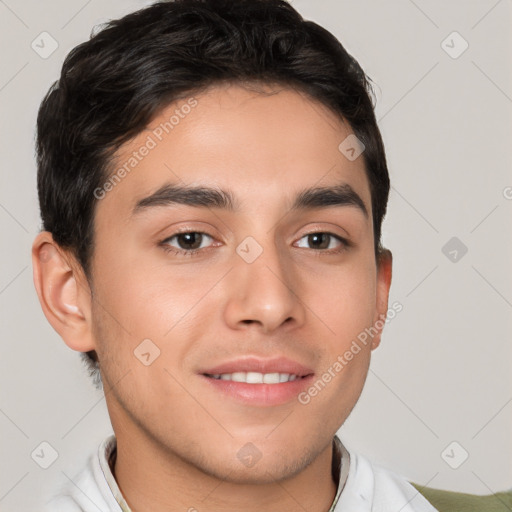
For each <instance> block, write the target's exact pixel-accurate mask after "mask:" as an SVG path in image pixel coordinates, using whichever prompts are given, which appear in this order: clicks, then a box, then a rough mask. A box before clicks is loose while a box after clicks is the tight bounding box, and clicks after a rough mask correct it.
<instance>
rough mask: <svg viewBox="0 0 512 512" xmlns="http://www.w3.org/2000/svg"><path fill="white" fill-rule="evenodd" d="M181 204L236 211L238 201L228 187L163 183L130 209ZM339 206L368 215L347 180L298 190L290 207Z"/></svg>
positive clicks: (137, 211)
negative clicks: (336, 183) (329, 185)
mask: <svg viewBox="0 0 512 512" xmlns="http://www.w3.org/2000/svg"><path fill="white" fill-rule="evenodd" d="M174 204H183V205H186V206H195V207H203V208H220V209H223V210H227V211H231V212H236V211H237V210H239V209H240V207H239V203H238V201H237V200H236V198H235V196H234V195H233V193H232V192H231V191H229V190H223V189H220V188H211V187H205V186H195V185H175V184H166V185H163V186H162V187H160V188H159V189H158V190H157V191H155V192H154V193H152V194H151V195H149V196H147V197H144V198H143V199H140V200H139V201H138V202H137V203H136V205H135V207H134V208H133V212H132V214H133V215H136V214H138V213H140V212H142V211H146V210H148V209H149V208H154V207H159V206H160V207H161V206H172V205H174ZM339 206H353V207H356V208H357V209H358V210H360V211H361V212H362V213H363V214H364V216H365V217H366V218H368V210H367V209H366V206H365V204H364V201H363V200H362V199H361V197H360V196H359V194H357V192H356V191H355V190H354V189H353V188H352V187H351V186H350V185H348V184H347V183H343V184H339V185H334V186H331V187H312V188H307V189H304V190H302V191H300V192H299V193H298V194H297V195H296V196H295V199H294V201H293V204H292V207H291V210H294V211H297V210H313V209H317V208H329V207H339Z"/></svg>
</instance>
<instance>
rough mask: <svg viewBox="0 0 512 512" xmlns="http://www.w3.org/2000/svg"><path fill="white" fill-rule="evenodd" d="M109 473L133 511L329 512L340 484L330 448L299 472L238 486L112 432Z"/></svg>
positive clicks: (139, 440)
mask: <svg viewBox="0 0 512 512" xmlns="http://www.w3.org/2000/svg"><path fill="white" fill-rule="evenodd" d="M116 438H117V454H116V458H115V462H114V467H113V473H114V476H115V478H116V481H117V484H118V486H119V489H120V491H121V493H122V494H123V496H124V498H125V500H126V502H127V504H128V505H129V507H130V509H131V511H132V512H142V511H145V510H151V511H152V512H164V511H165V512H173V511H183V510H186V511H189V512H203V511H204V510H208V511H209V512H228V511H229V512H231V511H239V510H244V511H247V512H260V511H261V510H266V511H268V512H278V511H279V512H296V511H297V510H300V509H304V510H308V511H311V512H327V511H328V510H329V508H330V506H331V504H332V502H333V500H334V497H335V494H336V490H337V485H338V482H336V483H335V481H334V479H333V471H332V466H333V447H332V443H331V444H329V446H327V447H326V448H325V449H324V450H323V451H322V452H321V453H320V454H319V455H318V457H316V458H315V459H314V461H313V462H312V463H311V464H309V465H308V466H307V467H306V468H305V469H304V470H302V471H301V472H300V473H298V474H296V475H294V476H292V477H290V478H286V479H282V480H276V481H273V482H271V483H262V484H240V483H238V482H232V481H230V480H229V474H228V475H227V478H226V479H225V480H222V479H219V478H216V477H215V476H212V475H209V474H206V473H205V472H203V471H202V470H201V469H200V468H198V467H196V466H193V465H191V464H189V463H188V462H187V461H185V460H183V459H181V458H180V457H178V456H176V455H175V454H172V453H169V452H165V450H162V447H161V446H159V445H158V444H157V443H155V442H154V441H152V440H150V439H148V438H146V437H144V436H140V434H139V435H138V436H137V439H136V441H135V442H133V441H134V440H132V439H130V436H129V435H128V433H127V432H122V433H119V434H116Z"/></svg>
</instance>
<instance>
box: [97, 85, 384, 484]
mask: <svg viewBox="0 0 512 512" xmlns="http://www.w3.org/2000/svg"><path fill="white" fill-rule="evenodd" d="M185 105H188V107H186V106H185ZM172 116H174V117H172ZM165 123H167V124H165ZM351 133H352V131H351V129H350V127H349V126H348V125H347V124H345V123H343V121H342V120H341V119H339V118H338V117H337V116H336V115H335V114H334V113H332V112H331V111H330V110H328V109H327V108H325V107H324V106H322V105H320V104H319V103H317V102H314V101H313V100H311V99H309V98H308V97H306V96H304V95H302V94H299V93H298V92H295V91H292V90H289V89H275V90H274V94H271V95H268V94H267V95H265V94H261V93H258V92H255V91H251V90H248V89H245V88H242V87H239V86H222V87H220V86H219V87H215V88H211V89H209V90H208V91H207V92H204V93H202V94H200V95H198V96H194V97H193V98H185V99H183V100H181V101H178V102H177V103H175V104H173V105H171V106H169V107H168V108H166V109H165V110H164V111H162V112H160V113H159V115H158V116H157V117H156V118H155V119H153V120H152V122H151V123H150V126H149V127H148V128H147V129H146V130H145V131H144V132H142V133H140V134H139V135H138V136H137V137H136V138H135V139H134V140H132V141H130V142H129V143H127V144H126V145H125V146H123V147H122V148H121V150H120V151H119V152H118V153H117V154H116V161H115V165H114V166H113V170H114V171H117V170H119V169H121V168H123V166H124V169H125V171H126V172H125V173H123V172H122V171H121V172H118V173H117V177H118V178H119V179H113V180H111V181H110V182H109V183H110V185H108V184H106V186H104V187H103V188H102V192H98V195H99V196H101V199H99V200H98V202H97V206H96V215H95V232H94V237H95V241H96V243H95V249H94V256H93V260H92V282H93V300H92V303H91V308H92V309H91V330H92V333H93V336H92V339H93V340H94V348H95V350H96V351H97V353H98V357H99V360H100V365H101V372H102V378H103V381H104V383H105V386H106V387H108V388H110V387H112V389H111V391H110V392H109V393H108V394H107V404H108V408H109V412H110V414H111V419H112V423H113V426H114V429H115V430H116V431H119V432H126V435H127V436H132V438H133V439H136V438H137V436H139V437H140V436H142V437H144V438H145V439H150V440H151V442H152V443H154V444H155V445H156V446H158V447H159V450H160V451H161V452H162V453H166V454H169V455H177V456H178V457H179V458H180V459H181V460H184V461H186V462H188V463H190V464H192V465H193V466H195V467H197V468H200V469H201V470H202V471H204V472H206V473H208V474H211V475H215V476H217V477H219V478H227V479H229V480H232V481H239V482H242V481H245V482H249V481H250V482H264V481H267V480H268V479H269V476H268V475H269V474H271V475H272V479H275V478H279V477H281V478H282V477H286V476H291V475H292V474H295V473H297V472H298V471H300V470H301V469H302V468H304V467H306V466H307V465H308V464H309V463H310V462H311V461H312V460H314V458H315V456H317V455H318V454H319V453H320V452H321V451H322V450H325V449H326V447H327V446H329V445H330V443H331V441H332V437H333V435H334V434H335V433H336V431H337V430H338V428H339V427H340V426H341V425H342V423H343V422H344V421H345V419H346V418H347V416H348V415H349V413H350V411H351V410H352V408H353V406H354V405H355V403H356V401H357V399H358V397H359V395H360V393H361V390H362V387H363V384H364V381H365V378H366V375H367V370H368V364H369V360H370V353H371V350H372V348H374V347H375V346H376V345H377V343H378V336H377V337H375V339H373V340H372V341H373V346H372V343H371V342H369V343H367V344H366V345H361V344H360V345H361V346H360V350H359V352H358V353H357V354H355V355H354V354H353V358H351V360H350V361H347V360H346V358H345V359H343V355H344V353H345V352H346V351H347V350H349V349H350V347H351V346H353V345H352V343H353V341H354V340H356V339H357V336H358V335H359V334H360V333H361V332H363V331H364V330H365V329H366V328H369V327H371V326H372V325H374V324H375V322H376V320H378V319H379V318H380V317H379V315H382V314H385V313H386V309H387V294H388V288H389V279H388V277H389V276H388V273H387V272H385V271H383V270H382V268H380V267H379V265H378V263H377V262H376V258H375V254H374V239H373V225H372V216H371V197H370V190H369V183H368V179H367V176H366V174H365V169H364V161H363V158H362V157H359V158H356V159H355V160H353V159H352V160H351V159H348V158H346V157H345V155H344V154H343V153H342V152H341V151H340V150H339V149H338V146H339V145H340V143H341V142H342V141H343V140H344V139H345V138H346V137H347V136H348V135H350V134H351ZM143 147H146V148H147V149H146V150H144V149H141V148H143ZM134 152H135V153H134ZM133 159H135V160H133ZM190 187H201V188H203V189H206V188H208V189H213V191H210V192H209V193H203V194H199V193H198V192H197V190H196V192H195V193H194V192H192V191H188V192H185V191H186V189H187V188H190ZM310 188H330V189H332V191H331V193H328V192H326V191H325V190H324V191H323V193H321V194H317V195H316V196H315V194H314V193H309V194H306V195H304V194H302V196H301V193H303V192H304V191H305V190H306V189H310ZM220 191H223V192H220ZM203 192H204V191H203ZM335 192H336V194H335ZM301 197H302V201H300V199H301ZM327 199H330V200H329V201H328V202H327V203H326V200H327ZM340 356H341V358H342V359H343V360H344V361H345V363H344V364H342V368H341V369H340V366H339V365H341V363H340ZM336 362H338V363H339V364H338V365H336ZM327 373H328V374H330V376H331V378H330V379H329V378H328V376H327V377H326V374H327ZM319 382H320V384H319ZM315 385H316V392H315V391H311V389H312V388H315ZM246 452H247V453H246ZM247 455H249V456H250V455H254V456H256V457H260V456H261V458H260V460H259V461H258V463H257V464H255V465H254V466H252V467H249V465H247V464H245V465H244V464H241V463H240V461H241V460H242V459H243V458H244V457H246V456H247Z"/></svg>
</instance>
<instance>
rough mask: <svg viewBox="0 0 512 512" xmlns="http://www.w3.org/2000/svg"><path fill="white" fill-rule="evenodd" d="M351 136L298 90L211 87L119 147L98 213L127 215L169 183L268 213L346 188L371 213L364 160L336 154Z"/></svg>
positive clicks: (173, 106)
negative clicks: (316, 191)
mask: <svg viewBox="0 0 512 512" xmlns="http://www.w3.org/2000/svg"><path fill="white" fill-rule="evenodd" d="M352 134H353V132H352V130H351V128H350V126H349V125H348V123H346V122H344V121H343V120H342V119H341V117H340V116H338V115H337V114H336V113H334V112H333V111H331V110H330V109H328V108H327V107H326V106H324V105H323V104H321V103H319V102H318V101H315V100H313V99H311V98H310V97H309V96H307V95H305V94H303V93H300V92H298V91H295V90H292V89H289V88H282V87H281V88H277V87H273V88H270V87H267V88H266V89H265V91H263V93H262V92H261V90H257V91H255V90H252V89H247V88H245V87H242V86H238V85H223V86H216V87H212V88H210V89H208V90H207V91H205V92H203V93H201V94H198V95H195V96H194V95H191V96H188V97H184V98H182V99H181V100H179V101H176V102H174V103H172V104H170V105H168V106H167V107H165V108H164V109H162V110H161V111H160V112H159V113H158V114H157V115H156V116H155V117H154V118H153V119H152V121H151V122H150V123H149V125H148V126H147V128H146V129H145V130H143V131H142V132H141V133H140V134H138V135H137V136H136V137H135V138H134V139H132V140H131V141H129V142H128V143H126V144H125V145H123V146H122V147H121V149H120V150H119V151H118V152H117V153H116V155H115V158H114V161H113V163H112V165H111V174H110V181H111V182H112V184H113V185H114V186H112V187H109V189H110V191H109V193H108V194H107V197H106V200H105V201H101V203H103V204H102V205H101V207H102V208H103V207H106V206H107V205H109V207H112V208H114V207H115V208H116V210H117V211H118V212H119V213H121V212H120V210H124V211H123V214H124V215H128V214H129V211H130V209H133V207H134V206H135V205H136V204H137V202H138V201H140V199H141V198H143V197H145V196H147V195H148V194H150V193H152V192H154V191H155V190H158V189H159V188H161V186H162V185H164V184H168V183H173V184H180V185H189V184H190V185H205V186H209V187H218V188H222V189H226V188H229V189H230V190H233V191H236V192H235V193H236V195H237V203H238V204H239V206H245V207H247V208H248V209H250V208H254V209H257V208H261V207H263V208H265V209H266V210H268V209H269V208H270V206H271V205H274V204H275V205H278V204H279V203H289V202H290V201H291V198H292V195H293V191H294V190H297V191H299V190H303V189H305V188H308V187H311V186H313V185H314V186H317V187H327V186H335V185H339V184H348V185H350V186H351V188H353V189H354V190H355V191H356V192H357V194H358V195H359V196H361V198H362V199H363V202H364V203H365V205H366V207H367V209H368V212H370V211H371V198H370V191H369V185H368V180H367V176H366V172H365V165H364V160H363V158H362V156H361V157H359V158H356V159H355V160H350V159H348V158H347V157H346V156H345V154H344V153H343V152H342V151H340V149H339V146H340V144H342V143H343V141H344V140H345V139H346V138H347V137H348V136H350V135H352ZM122 170H124V171H122ZM119 171H121V172H119ZM119 174H121V175H122V177H121V179H119ZM116 175H117V176H116ZM112 177H114V178H116V179H114V180H112ZM114 181H115V184H114Z"/></svg>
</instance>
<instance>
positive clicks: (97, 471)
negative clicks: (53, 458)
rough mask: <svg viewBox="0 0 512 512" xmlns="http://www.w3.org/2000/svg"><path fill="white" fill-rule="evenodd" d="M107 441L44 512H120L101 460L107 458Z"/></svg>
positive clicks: (64, 483) (48, 502)
mask: <svg viewBox="0 0 512 512" xmlns="http://www.w3.org/2000/svg"><path fill="white" fill-rule="evenodd" d="M109 442H110V443H111V442H112V440H111V438H110V437H109V438H107V439H105V440H104V441H103V442H102V443H101V445H100V447H99V449H98V451H97V452H96V453H92V454H90V455H89V457H88V458H87V461H86V463H85V465H84V466H83V467H82V469H81V470H80V471H79V472H78V473H76V474H75V475H73V476H71V477H66V480H64V481H63V483H62V484H61V485H60V486H59V488H58V489H57V490H56V491H54V493H53V494H52V495H51V496H50V498H49V500H48V501H47V502H46V503H45V505H44V506H43V509H42V510H43V512H112V511H113V512H120V511H121V509H120V507H119V505H118V503H117V502H116V501H115V498H114V496H113V495H112V493H111V490H110V488H109V486H108V483H107V481H106V476H105V474H104V472H103V470H102V467H101V463H100V459H101V458H102V457H104V452H105V446H109V444H108V443H109Z"/></svg>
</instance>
